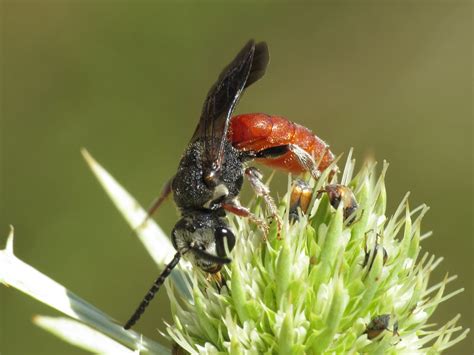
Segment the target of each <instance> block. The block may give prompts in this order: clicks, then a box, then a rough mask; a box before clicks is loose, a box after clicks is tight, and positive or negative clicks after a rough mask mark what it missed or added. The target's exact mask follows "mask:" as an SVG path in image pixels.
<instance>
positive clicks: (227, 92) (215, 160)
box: [192, 40, 269, 178]
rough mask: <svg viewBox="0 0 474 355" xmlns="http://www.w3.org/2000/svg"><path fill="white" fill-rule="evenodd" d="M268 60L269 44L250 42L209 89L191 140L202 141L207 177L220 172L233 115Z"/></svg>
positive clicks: (261, 73) (259, 76) (263, 71)
mask: <svg viewBox="0 0 474 355" xmlns="http://www.w3.org/2000/svg"><path fill="white" fill-rule="evenodd" d="M268 61H269V54H268V47H267V44H266V43H265V42H260V43H257V44H255V42H254V41H253V40H250V41H249V42H247V44H246V45H245V46H244V47H243V48H242V49H241V50H240V52H239V53H238V54H237V56H236V57H235V59H234V60H233V61H232V62H231V63H230V64H229V65H228V66H227V67H225V68H224V70H223V71H222V72H221V74H220V75H219V78H218V79H217V81H216V83H215V84H214V85H213V86H212V87H211V89H210V90H209V93H208V94H207V97H206V101H205V102H204V106H203V108H202V113H201V118H200V120H199V124H198V126H197V128H196V131H195V132H194V135H193V138H192V141H195V140H198V139H202V140H203V143H204V155H203V169H204V176H205V177H207V178H212V177H214V176H215V175H216V173H217V172H218V171H219V170H220V168H221V166H222V163H223V159H224V143H225V140H226V139H227V130H228V127H229V120H230V118H231V115H232V112H233V111H234V108H235V106H236V104H237V102H238V101H239V98H240V96H241V95H242V92H243V90H244V89H245V88H246V87H247V86H249V85H251V84H253V83H254V82H256V81H257V80H258V79H260V78H261V77H262V76H263V75H264V74H265V69H266V67H267V64H268Z"/></svg>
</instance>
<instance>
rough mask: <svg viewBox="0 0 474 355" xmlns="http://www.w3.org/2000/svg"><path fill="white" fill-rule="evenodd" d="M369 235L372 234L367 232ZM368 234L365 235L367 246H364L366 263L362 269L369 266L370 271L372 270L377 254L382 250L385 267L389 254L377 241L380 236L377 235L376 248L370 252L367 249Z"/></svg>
mask: <svg viewBox="0 0 474 355" xmlns="http://www.w3.org/2000/svg"><path fill="white" fill-rule="evenodd" d="M367 233H370V231H369V232H367ZM367 233H366V234H365V245H364V262H363V264H362V267H366V266H367V265H368V267H369V268H368V270H371V269H372V265H373V264H374V261H375V257H376V256H377V253H378V252H379V251H380V249H382V252H383V265H385V264H386V263H387V260H388V253H387V250H386V249H385V248H384V247H383V246H381V245H380V244H379V243H378V241H377V239H378V238H379V237H380V235H379V234H378V233H377V236H376V240H375V247H374V249H373V250H372V251H369V250H368V248H367Z"/></svg>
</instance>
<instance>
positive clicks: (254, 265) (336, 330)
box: [0, 151, 469, 354]
mask: <svg viewBox="0 0 474 355" xmlns="http://www.w3.org/2000/svg"><path fill="white" fill-rule="evenodd" d="M83 154H84V157H85V159H86V161H87V163H88V164H89V166H90V167H91V169H92V171H93V172H94V174H95V175H96V177H97V178H98V180H99V181H100V183H101V184H102V186H103V187H104V189H105V190H106V192H107V193H108V195H109V196H110V198H111V199H112V201H113V202H114V204H115V205H116V207H117V208H118V209H119V210H120V212H121V213H122V214H123V215H124V217H125V219H126V220H127V221H128V222H129V224H130V225H131V227H132V228H133V229H136V231H137V234H138V236H139V240H140V241H141V242H142V243H143V244H144V246H145V248H146V249H147V251H148V252H149V254H150V256H151V257H152V259H153V260H154V261H155V263H156V265H157V268H158V270H157V273H158V272H161V270H163V268H164V267H165V265H166V263H168V262H169V261H170V260H171V259H172V258H173V255H174V254H175V250H174V249H173V247H172V245H171V243H170V242H169V239H168V238H167V237H166V235H165V234H164V233H163V231H162V230H161V229H160V228H159V226H157V225H156V223H155V222H154V221H153V220H149V221H148V222H147V223H145V224H144V225H142V221H143V219H144V218H145V216H146V212H145V210H144V209H143V208H141V207H140V205H139V204H138V203H137V202H136V201H135V200H134V198H133V197H132V196H131V195H130V194H129V193H128V192H127V191H126V190H125V189H124V188H123V187H122V186H120V184H118V183H117V181H115V180H114V179H113V177H112V176H111V175H110V174H109V173H108V172H107V171H106V170H105V169H104V168H103V167H102V166H100V165H99V164H98V163H97V162H96V161H95V160H94V159H93V158H92V157H91V156H90V155H89V154H88V153H87V152H86V151H83ZM354 165H355V162H354V161H353V160H351V157H350V155H349V158H348V160H347V163H346V166H345V169H344V171H343V174H342V177H341V179H340V182H339V183H341V184H344V185H348V186H349V187H350V188H351V189H352V190H353V191H354V193H355V195H356V197H357V200H358V202H359V205H360V206H359V209H358V211H357V216H356V217H355V220H354V222H353V223H352V224H350V225H348V223H347V222H346V221H344V220H343V210H342V206H339V208H338V210H334V208H333V207H332V206H331V205H330V203H329V200H328V196H327V194H323V195H322V196H321V198H316V194H313V201H312V204H311V206H310V209H309V210H310V213H309V215H300V218H299V220H298V221H297V222H294V223H290V221H289V212H288V208H287V207H288V203H289V202H288V199H289V197H288V196H286V197H285V198H283V200H282V201H280V202H279V203H280V206H279V211H280V215H281V218H282V221H283V226H282V231H281V239H277V237H276V234H277V231H276V226H275V225H273V226H272V228H271V232H270V234H269V235H268V239H267V241H265V240H264V238H263V235H262V232H261V231H260V230H259V229H258V228H257V227H256V226H254V225H252V224H250V223H249V221H248V220H247V219H244V218H238V217H233V216H229V220H230V224H231V227H232V228H233V231H234V233H235V235H236V236H237V237H238V238H237V243H236V246H235V248H234V250H233V251H232V253H231V257H232V260H233V261H232V263H231V264H230V265H228V266H225V267H224V268H223V270H222V272H221V274H222V281H221V282H217V281H216V280H215V279H212V278H210V277H209V275H206V274H205V273H203V272H201V271H200V270H199V269H197V268H192V267H191V265H190V264H189V263H187V262H185V261H184V260H181V262H180V264H179V266H178V267H177V268H176V269H175V270H174V271H173V272H172V274H171V277H170V278H169V281H167V282H166V283H165V286H166V289H167V292H168V295H169V299H170V306H171V311H172V314H173V319H174V324H173V325H168V324H167V325H166V327H167V329H166V330H167V333H168V334H167V335H164V334H163V333H162V334H163V335H164V336H166V337H168V338H171V340H172V341H173V342H174V343H176V344H177V345H179V347H181V348H182V349H183V350H185V351H187V352H189V353H192V354H224V353H230V354H277V353H280V354H341V353H343V354H359V353H370V354H437V353H440V352H442V351H443V350H444V349H446V348H448V347H451V346H453V345H454V344H456V343H457V342H459V341H461V340H462V339H464V338H465V337H466V335H467V333H468V331H469V329H467V330H465V331H463V332H460V331H461V327H457V326H456V323H457V321H458V319H459V315H458V316H456V317H454V318H453V319H452V320H451V321H449V322H447V323H446V324H445V325H443V326H442V327H441V328H439V329H436V328H435V326H434V325H432V324H428V323H427V322H428V319H429V317H430V316H431V315H432V314H433V312H434V311H435V309H436V307H437V306H438V305H439V304H440V303H441V302H443V301H445V300H447V299H449V298H451V297H453V296H454V295H456V294H457V293H459V292H461V291H462V289H461V290H457V291H454V292H451V293H448V294H446V295H445V294H444V292H445V288H446V285H447V284H448V283H449V282H451V281H453V280H454V279H455V278H456V277H455V276H451V277H448V276H447V275H446V277H445V278H444V280H443V281H442V282H440V283H438V284H436V285H434V286H431V287H429V286H428V280H429V276H430V273H431V272H432V271H433V270H434V269H435V268H436V267H437V266H438V265H439V263H440V262H441V260H442V259H441V258H435V257H434V256H430V255H429V254H428V253H424V254H423V255H420V241H422V240H423V239H425V238H427V237H428V236H429V235H430V233H425V234H421V221H422V218H423V216H424V215H425V213H426V212H427V211H428V208H427V207H426V206H425V205H422V206H419V207H417V208H415V209H413V210H410V208H409V206H408V194H407V195H406V196H405V197H404V198H403V200H402V202H401V203H400V205H399V207H398V208H397V210H396V211H395V213H394V214H393V215H392V216H390V217H387V216H386V201H387V193H386V190H385V185H384V177H385V173H386V169H387V164H384V166H383V168H382V172H381V174H380V175H379V176H377V174H376V171H375V164H374V163H367V164H365V166H364V167H363V168H362V169H361V171H360V172H359V173H358V174H357V175H356V176H355V177H352V174H353V171H354ZM328 172H329V169H328V170H327V171H326V172H325V173H323V176H322V177H321V178H320V179H319V180H318V181H317V182H314V181H312V182H311V183H312V184H313V185H314V190H315V191H317V190H320V189H321V188H322V187H323V186H324V185H325V184H327V183H329V182H328ZM332 182H334V181H332ZM290 186H291V181H289V183H288V187H289V188H290ZM275 195H276V194H275ZM253 210H254V212H255V213H256V214H259V215H260V216H261V217H263V218H265V217H266V216H265V214H264V212H262V211H264V207H263V203H262V201H260V200H259V199H257V200H256V202H255V203H254V207H253ZM348 220H351V218H349V219H348ZM138 226H140V228H138ZM376 246H378V248H377V250H378V252H376V251H375V250H376ZM383 250H385V251H386V255H387V257H385V254H384V253H383ZM0 282H1V283H4V284H6V285H7V286H12V287H14V288H17V289H19V290H20V291H22V292H24V293H26V294H28V295H30V296H31V297H34V298H36V299H38V300H39V301H41V302H43V303H45V304H47V305H49V306H51V307H53V308H55V309H57V310H59V311H60V312H62V313H64V314H65V315H67V316H68V317H69V318H62V317H61V318H51V317H36V318H35V322H36V323H37V324H38V325H39V326H41V327H42V328H44V329H46V330H48V331H50V332H52V333H53V334H55V335H57V336H58V337H60V338H62V339H64V340H66V341H68V342H70V343H71V344H74V345H76V346H79V347H82V348H84V349H87V350H89V351H91V352H95V353H104V354H105V353H107V354H138V353H141V354H164V353H169V349H167V348H166V347H164V346H163V345H161V344H159V343H157V342H156V341H154V340H150V339H147V338H145V337H143V336H142V335H140V334H138V333H135V332H133V331H125V330H124V329H123V328H122V325H121V324H117V323H116V322H115V321H114V320H113V319H112V318H111V317H109V316H107V315H106V314H104V313H103V312H101V311H100V310H98V309H97V308H95V307H94V306H92V305H91V304H89V303H87V302H86V301H85V300H83V299H81V298H80V297H78V296H76V295H75V294H74V293H72V292H70V291H69V290H67V289H65V288H64V287H63V286H61V285H60V284H59V283H57V282H55V281H54V280H52V279H50V278H48V277H47V276H45V275H43V274H41V273H40V272H39V271H37V270H35V269H34V268H32V267H31V266H29V265H27V264H26V263H24V262H23V261H21V260H20V259H18V258H17V257H16V256H15V255H14V254H13V230H12V233H11V236H10V238H9V239H8V242H7V246H6V248H5V249H3V250H0ZM387 316H388V317H387ZM380 319H384V320H386V319H388V320H389V321H388V324H387V325H386V327H385V324H384V323H382V325H383V327H382V329H380V331H373V330H374V329H373V328H374V326H373V325H374V324H378V323H377V322H376V321H375V320H380ZM371 324H372V325H371ZM369 325H371V326H369ZM371 327H372V328H371ZM385 328H387V329H385Z"/></svg>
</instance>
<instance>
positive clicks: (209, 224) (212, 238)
mask: <svg viewBox="0 0 474 355" xmlns="http://www.w3.org/2000/svg"><path fill="white" fill-rule="evenodd" d="M172 242H173V246H174V247H175V248H176V250H177V251H178V252H179V253H181V254H182V255H183V256H184V257H185V258H186V259H188V260H189V261H191V262H192V263H193V264H194V265H196V266H198V267H199V268H201V269H202V270H204V271H205V272H209V273H216V272H218V271H219V270H220V269H221V268H222V265H223V264H227V263H229V262H230V261H231V260H230V259H229V257H228V254H227V253H226V248H227V250H228V251H229V252H230V251H231V250H232V249H233V248H234V246H235V236H234V234H233V233H232V231H231V230H230V228H229V227H228V226H227V224H226V221H225V219H224V218H223V217H222V216H221V215H219V214H218V213H217V212H216V211H192V212H190V213H189V214H187V215H185V216H184V217H183V218H181V219H180V220H179V221H178V223H176V225H175V227H174V229H173V232H172Z"/></svg>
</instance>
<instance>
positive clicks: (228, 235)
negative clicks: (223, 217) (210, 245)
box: [214, 227, 235, 257]
mask: <svg viewBox="0 0 474 355" xmlns="http://www.w3.org/2000/svg"><path fill="white" fill-rule="evenodd" d="M214 238H215V240H216V252H217V255H218V256H222V257H224V256H227V255H226V252H225V244H226V243H227V248H229V251H231V250H232V249H234V246H235V236H234V233H232V232H231V230H230V229H229V228H226V227H217V228H216V231H215V232H214Z"/></svg>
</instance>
